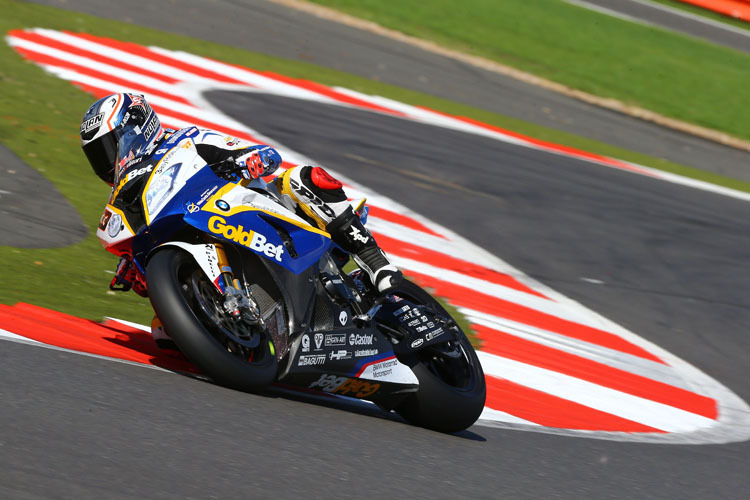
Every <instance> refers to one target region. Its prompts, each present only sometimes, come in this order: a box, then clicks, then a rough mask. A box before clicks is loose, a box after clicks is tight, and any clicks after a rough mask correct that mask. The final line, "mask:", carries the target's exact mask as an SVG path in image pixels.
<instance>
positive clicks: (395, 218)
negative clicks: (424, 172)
mask: <svg viewBox="0 0 750 500" xmlns="http://www.w3.org/2000/svg"><path fill="white" fill-rule="evenodd" d="M367 208H368V210H369V212H368V213H369V215H370V216H372V217H375V218H376V219H383V220H385V221H388V222H393V223H395V224H398V225H400V226H404V227H408V228H409V229H414V230H416V231H420V232H422V233H427V234H430V235H432V236H437V237H438V238H443V239H445V236H443V235H442V234H440V233H436V232H435V231H433V230H432V229H430V228H429V227H427V226H425V225H424V224H422V223H421V222H419V221H417V220H414V219H412V218H411V217H409V216H408V215H404V214H400V213H398V212H393V211H392V210H388V209H385V208H383V207H375V206H372V205H367Z"/></svg>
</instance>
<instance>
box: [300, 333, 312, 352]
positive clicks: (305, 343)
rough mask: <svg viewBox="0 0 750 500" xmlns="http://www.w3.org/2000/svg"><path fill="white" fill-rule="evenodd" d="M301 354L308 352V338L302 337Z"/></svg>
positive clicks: (307, 336)
mask: <svg viewBox="0 0 750 500" xmlns="http://www.w3.org/2000/svg"><path fill="white" fill-rule="evenodd" d="M302 352H310V336H309V335H303V336H302Z"/></svg>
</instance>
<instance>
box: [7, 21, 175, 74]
mask: <svg viewBox="0 0 750 500" xmlns="http://www.w3.org/2000/svg"><path fill="white" fill-rule="evenodd" d="M11 36H14V37H16V38H21V39H24V40H28V41H30V42H35V43H38V44H39V45H45V46H47V47H51V48H54V49H58V50H61V51H63V52H69V53H71V54H75V55H77V56H81V57H85V58H87V59H93V60H95V61H97V62H100V63H104V64H108V65H110V66H114V67H115V68H118V69H123V70H127V71H132V72H133V73H136V74H141V75H144V76H148V77H149V78H153V79H155V80H161V81H163V82H165V83H169V84H174V83H177V82H179V80H177V79H175V78H170V77H169V76H167V75H164V74H163V73H156V72H154V71H150V70H149V69H148V68H144V67H142V66H133V65H132V64H128V63H126V62H124V61H121V60H119V59H113V58H111V57H107V56H104V55H102V54H99V53H97V52H91V51H88V50H85V49H82V48H79V47H76V46H74V45H69V44H67V43H65V42H61V41H59V40H55V39H53V38H49V37H46V36H44V35H40V34H38V33H33V32H29V31H20V30H16V31H12V32H11ZM66 62H67V61H66ZM79 67H82V66H79ZM86 73H89V71H87V72H86Z"/></svg>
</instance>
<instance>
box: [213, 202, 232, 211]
mask: <svg viewBox="0 0 750 500" xmlns="http://www.w3.org/2000/svg"><path fill="white" fill-rule="evenodd" d="M216 208H218V209H219V210H223V211H224V212H229V203H227V202H226V201H224V200H216Z"/></svg>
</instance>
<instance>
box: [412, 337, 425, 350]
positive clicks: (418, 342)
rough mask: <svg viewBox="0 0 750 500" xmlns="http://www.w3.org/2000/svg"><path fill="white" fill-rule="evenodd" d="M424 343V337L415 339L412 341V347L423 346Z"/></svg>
mask: <svg viewBox="0 0 750 500" xmlns="http://www.w3.org/2000/svg"><path fill="white" fill-rule="evenodd" d="M422 344H424V339H417V340H415V341H413V342H412V343H411V348H412V349H416V348H417V347H419V346H421V345H422Z"/></svg>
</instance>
